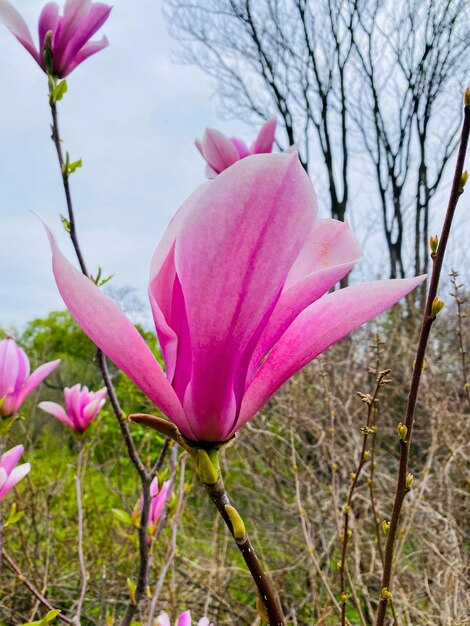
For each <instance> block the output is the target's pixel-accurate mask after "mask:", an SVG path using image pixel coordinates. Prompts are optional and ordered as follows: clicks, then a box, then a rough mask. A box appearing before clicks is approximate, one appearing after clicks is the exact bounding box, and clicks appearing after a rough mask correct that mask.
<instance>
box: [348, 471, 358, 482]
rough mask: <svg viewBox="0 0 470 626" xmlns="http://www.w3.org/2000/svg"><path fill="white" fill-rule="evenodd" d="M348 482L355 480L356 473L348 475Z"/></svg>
mask: <svg viewBox="0 0 470 626" xmlns="http://www.w3.org/2000/svg"><path fill="white" fill-rule="evenodd" d="M349 480H350V481H351V482H354V481H355V480H356V473H355V472H351V473H350V474H349Z"/></svg>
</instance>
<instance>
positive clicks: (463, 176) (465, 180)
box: [459, 170, 468, 191]
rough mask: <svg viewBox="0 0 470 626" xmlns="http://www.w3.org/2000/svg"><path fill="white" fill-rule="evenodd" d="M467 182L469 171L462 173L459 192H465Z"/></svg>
mask: <svg viewBox="0 0 470 626" xmlns="http://www.w3.org/2000/svg"><path fill="white" fill-rule="evenodd" d="M467 180H468V172H467V170H465V171H464V172H462V174H461V176H460V183H459V191H463V188H464V187H465V185H466V183H467Z"/></svg>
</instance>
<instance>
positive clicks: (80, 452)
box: [75, 439, 88, 626]
mask: <svg viewBox="0 0 470 626" xmlns="http://www.w3.org/2000/svg"><path fill="white" fill-rule="evenodd" d="M83 457H84V447H83V441H82V440H81V439H79V441H78V461H77V476H76V478H75V488H76V492H77V510H78V560H79V562H80V573H81V578H82V587H81V590H80V597H79V599H78V604H77V612H76V615H75V621H76V623H77V624H78V626H80V617H81V614H82V607H83V601H84V600H85V595H86V588H87V582H88V574H87V571H86V565H85V555H84V552H83V505H82V485H81V481H82V476H81V475H82V468H83V465H84V463H83Z"/></svg>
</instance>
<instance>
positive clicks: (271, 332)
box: [249, 219, 362, 379]
mask: <svg viewBox="0 0 470 626" xmlns="http://www.w3.org/2000/svg"><path fill="white" fill-rule="evenodd" d="M361 257H362V250H361V248H360V246H359V243H358V241H357V239H356V237H355V236H354V234H353V232H352V231H351V229H350V228H349V225H348V224H347V223H346V222H340V221H338V220H333V219H321V220H317V221H316V222H315V224H314V226H313V228H312V230H311V231H310V234H309V237H308V239H307V241H306V242H305V245H304V247H303V248H302V250H301V252H300V254H299V256H298V257H297V259H296V262H295V263H294V265H293V267H292V269H291V270H290V272H289V275H288V277H287V281H286V284H285V287H284V291H283V292H282V295H281V297H280V299H279V302H278V303H277V305H276V308H275V309H274V311H273V313H272V315H271V317H270V318H269V321H268V323H267V325H266V328H265V330H264V333H263V335H262V337H261V339H260V341H259V342H258V345H257V346H256V350H255V351H254V353H253V357H252V361H251V364H250V365H251V367H250V373H249V379H250V378H251V375H252V374H254V372H255V371H256V370H257V368H258V367H259V365H260V363H261V361H262V359H263V358H264V357H265V356H266V354H267V353H268V352H269V350H270V349H271V348H272V347H273V345H274V344H275V343H276V341H277V340H278V339H279V337H281V335H282V334H283V333H284V331H285V330H286V328H287V327H288V326H289V325H290V324H291V322H292V321H293V320H294V319H295V318H296V317H297V315H298V314H299V313H300V312H301V311H303V310H304V309H305V308H306V307H307V306H308V305H310V304H311V303H312V302H315V300H318V298H320V297H321V296H323V295H324V294H325V293H326V292H327V291H328V290H329V289H330V288H331V287H332V286H333V285H335V284H336V283H337V282H338V281H339V280H341V279H342V278H343V277H344V276H345V275H346V274H347V273H348V272H349V271H350V270H351V268H352V267H353V265H354V264H355V263H356V262H357V261H359V259H360V258H361Z"/></svg>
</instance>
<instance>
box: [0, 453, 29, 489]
mask: <svg viewBox="0 0 470 626" xmlns="http://www.w3.org/2000/svg"><path fill="white" fill-rule="evenodd" d="M23 452H24V448H23V446H21V445H20V446H15V447H14V448H11V449H10V450H8V451H7V452H5V453H4V454H2V455H1V456H0V500H1V499H2V498H3V496H4V495H5V494H7V493H8V492H9V491H10V489H13V487H14V486H15V485H16V484H17V483H18V482H19V481H20V480H21V479H22V478H24V477H25V476H26V474H28V472H29V471H30V470H31V465H30V464H29V463H23V465H18V461H19V460H20V458H21V455H22V454H23Z"/></svg>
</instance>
